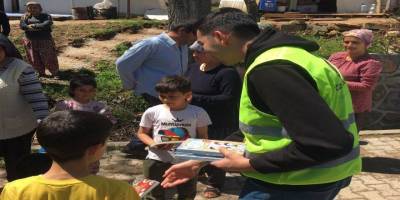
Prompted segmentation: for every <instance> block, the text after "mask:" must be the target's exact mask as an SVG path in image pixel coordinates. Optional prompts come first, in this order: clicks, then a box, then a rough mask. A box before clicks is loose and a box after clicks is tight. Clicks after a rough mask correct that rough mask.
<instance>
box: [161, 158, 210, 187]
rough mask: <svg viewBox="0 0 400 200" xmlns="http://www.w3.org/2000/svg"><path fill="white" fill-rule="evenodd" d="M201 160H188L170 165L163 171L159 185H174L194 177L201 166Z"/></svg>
mask: <svg viewBox="0 0 400 200" xmlns="http://www.w3.org/2000/svg"><path fill="white" fill-rule="evenodd" d="M202 166H203V165H202V162H201V161H194V160H189V161H186V162H182V163H179V164H176V165H173V166H172V167H170V168H169V169H168V170H167V171H165V173H164V176H163V177H164V180H163V182H162V183H161V186H162V187H164V188H170V187H175V186H177V185H179V184H182V183H185V182H187V181H189V180H190V179H192V178H194V177H195V176H196V175H197V174H198V173H199V171H200V168H201V167H202Z"/></svg>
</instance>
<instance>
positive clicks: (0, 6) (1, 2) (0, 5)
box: [0, 0, 6, 12]
mask: <svg viewBox="0 0 400 200" xmlns="http://www.w3.org/2000/svg"><path fill="white" fill-rule="evenodd" d="M0 10H1V11H3V12H6V11H5V10H4V0H0Z"/></svg>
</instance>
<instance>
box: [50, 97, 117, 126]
mask: <svg viewBox="0 0 400 200" xmlns="http://www.w3.org/2000/svg"><path fill="white" fill-rule="evenodd" d="M55 110H56V111H61V110H80V111H87V112H95V113H99V114H102V115H104V116H106V117H107V118H108V119H109V120H110V121H111V122H112V123H113V124H116V123H117V119H116V118H115V117H114V116H113V115H112V113H111V110H109V108H108V107H107V106H106V105H105V104H103V103H101V102H98V101H91V102H89V103H86V104H81V103H79V102H77V101H75V100H73V99H69V100H63V101H60V102H58V103H57V104H56V106H55Z"/></svg>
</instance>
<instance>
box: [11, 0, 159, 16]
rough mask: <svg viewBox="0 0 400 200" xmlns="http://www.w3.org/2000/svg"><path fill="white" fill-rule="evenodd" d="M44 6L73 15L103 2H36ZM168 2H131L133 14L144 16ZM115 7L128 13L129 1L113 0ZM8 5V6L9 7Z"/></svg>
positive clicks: (52, 10)
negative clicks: (75, 10)
mask: <svg viewBox="0 0 400 200" xmlns="http://www.w3.org/2000/svg"><path fill="white" fill-rule="evenodd" d="M27 1H28V0H20V11H21V12H24V11H25V6H24V5H25V4H26V2H27ZM36 1H37V2H40V3H41V4H42V7H43V9H44V11H45V12H47V13H52V14H71V9H72V7H86V6H93V5H94V4H96V3H99V2H101V1H102V0H36ZM165 1H166V0H131V13H132V14H137V15H143V14H144V12H145V11H146V10H148V9H152V8H158V9H160V8H161V9H162V8H165V9H166V6H165ZM6 2H7V3H9V4H10V8H9V9H6V11H7V12H10V11H11V0H6ZM111 2H112V3H113V5H114V6H116V7H117V10H118V13H121V14H124V13H126V10H127V9H126V8H127V7H126V6H127V0H111ZM7 3H6V5H8V4H7Z"/></svg>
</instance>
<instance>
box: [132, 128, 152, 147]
mask: <svg viewBox="0 0 400 200" xmlns="http://www.w3.org/2000/svg"><path fill="white" fill-rule="evenodd" d="M150 134H151V128H146V127H142V126H141V127H139V130H138V132H137V133H136V136H137V137H138V138H139V140H140V141H142V142H143V143H144V144H146V145H147V146H151V145H154V144H156V142H155V141H154V140H153V138H151V137H150Z"/></svg>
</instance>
